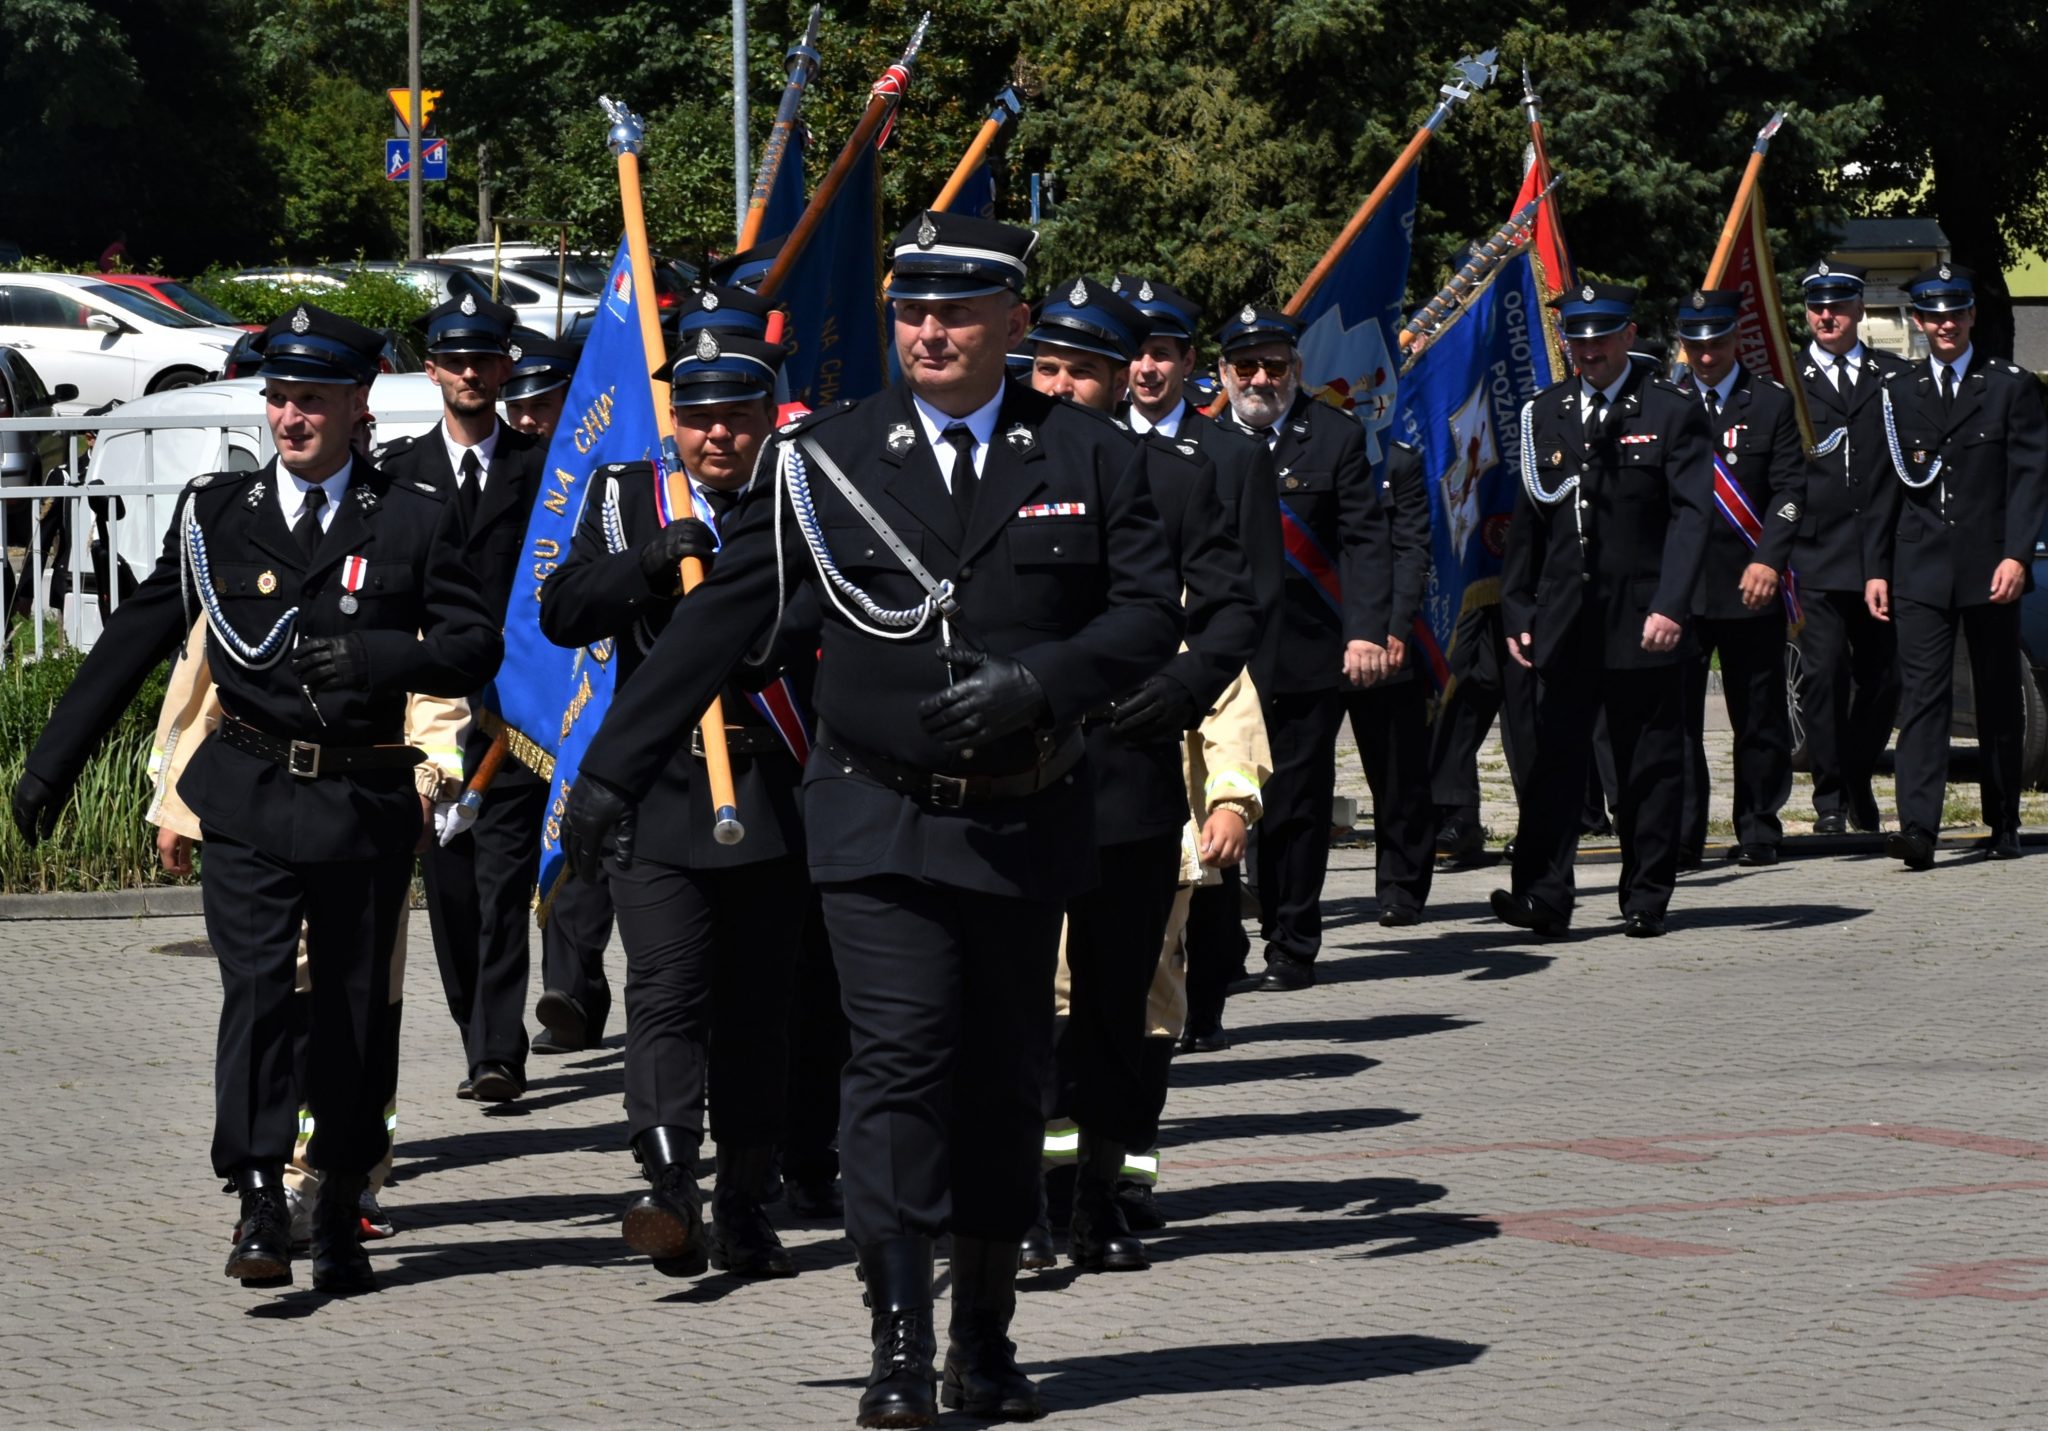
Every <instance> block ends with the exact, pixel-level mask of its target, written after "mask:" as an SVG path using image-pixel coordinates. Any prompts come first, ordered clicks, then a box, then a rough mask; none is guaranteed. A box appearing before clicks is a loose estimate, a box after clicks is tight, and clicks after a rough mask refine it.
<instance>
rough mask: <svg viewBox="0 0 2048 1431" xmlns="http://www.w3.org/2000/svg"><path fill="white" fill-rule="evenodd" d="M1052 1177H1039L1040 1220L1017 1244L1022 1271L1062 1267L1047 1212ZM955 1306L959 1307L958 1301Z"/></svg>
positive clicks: (1049, 1216)
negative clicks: (1048, 1187)
mask: <svg viewBox="0 0 2048 1431" xmlns="http://www.w3.org/2000/svg"><path fill="white" fill-rule="evenodd" d="M1050 1176H1051V1174H1050V1173H1041V1174H1039V1177H1038V1220H1037V1221H1036V1222H1034V1223H1032V1224H1031V1230H1030V1231H1029V1232H1027V1233H1025V1234H1024V1240H1023V1241H1022V1242H1020V1243H1019V1244H1017V1266H1018V1268H1019V1269H1020V1270H1021V1269H1027V1268H1028V1269H1029V1270H1031V1271H1034V1272H1037V1271H1042V1270H1044V1269H1045V1268H1047V1267H1057V1266H1059V1265H1060V1253H1059V1248H1057V1247H1055V1246H1054V1245H1053V1240H1052V1215H1051V1214H1050V1213H1049V1212H1048V1211H1047V1210H1046V1198H1045V1181H1046V1179H1047V1178H1048V1177H1050ZM956 1261H957V1258H956ZM954 1305H956V1306H957V1305H959V1304H958V1301H957V1300H956V1301H955V1303H954Z"/></svg>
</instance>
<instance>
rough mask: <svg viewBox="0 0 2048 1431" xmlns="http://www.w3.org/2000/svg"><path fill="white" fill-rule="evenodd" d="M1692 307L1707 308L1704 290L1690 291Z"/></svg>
mask: <svg viewBox="0 0 2048 1431" xmlns="http://www.w3.org/2000/svg"><path fill="white" fill-rule="evenodd" d="M1692 306H1693V307H1695V308H1704V307H1706V306H1707V295H1706V292H1705V290H1703V289H1699V288H1695V289H1694V290H1693V291H1692Z"/></svg>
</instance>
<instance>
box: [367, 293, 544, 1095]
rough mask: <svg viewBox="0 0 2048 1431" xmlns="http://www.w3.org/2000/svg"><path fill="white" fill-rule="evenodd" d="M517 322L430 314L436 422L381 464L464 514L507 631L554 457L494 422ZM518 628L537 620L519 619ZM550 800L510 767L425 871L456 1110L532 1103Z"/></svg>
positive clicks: (538, 784) (478, 306)
mask: <svg viewBox="0 0 2048 1431" xmlns="http://www.w3.org/2000/svg"><path fill="white" fill-rule="evenodd" d="M516 317H517V315H516V314H515V313H514V312H513V311H512V310H511V309H510V308H507V307H506V306H505V305H504V304H502V303H494V302H492V301H491V300H489V299H487V298H477V297H476V296H475V295H473V294H465V295H463V296H462V297H461V298H456V299H450V300H449V301H448V302H446V303H443V304H442V305H441V306H440V307H438V308H436V309H434V310H433V311H432V312H431V313H429V314H428V315H427V376H428V377H429V378H431V379H433V381H434V384H435V385H436V386H437V387H439V388H440V389H441V420H440V422H438V423H436V424H435V425H434V428H433V430H432V431H431V432H428V433H425V434H423V435H422V436H419V437H416V438H410V437H409V438H400V439H399V440H398V441H396V442H394V443H392V444H391V445H389V446H388V447H386V448H384V449H383V450H382V451H381V452H379V454H378V462H379V464H380V465H382V466H383V467H385V468H387V469H388V470H389V471H390V472H391V473H392V474H393V475H395V476H397V477H400V478H403V479H405V480H408V481H412V482H424V483H428V484H430V485H432V486H434V487H437V488H439V489H440V490H441V491H442V492H444V493H445V494H447V496H448V499H449V501H450V503H451V504H452V505H454V506H455V507H456V508H457V509H458V510H459V511H461V512H462V513H463V514H464V516H465V518H466V520H467V521H468V523H469V544H470V562H471V565H472V566H474V568H475V570H476V574H477V579H478V580H479V581H480V582H481V583H482V584H483V593H484V601H485V603H486V605H487V606H488V607H489V608H490V611H491V615H492V618H493V620H495V621H496V622H497V623H498V624H499V625H500V626H501V627H502V625H503V623H504V621H505V620H506V618H507V616H508V612H507V603H508V601H509V600H510V597H511V593H512V586H513V574H514V572H515V571H516V570H517V569H518V567H519V565H520V558H521V555H522V547H523V546H524V544H525V540H526V519H527V516H528V513H529V512H530V511H531V509H532V506H533V497H534V493H535V492H537V491H539V490H540V477H541V471H542V467H543V465H544V463H545V461H546V458H547V451H546V449H545V448H544V447H543V446H542V445H541V444H540V443H538V442H536V441H535V440H534V439H533V438H530V437H526V436H524V435H522V434H520V433H518V432H515V431H514V430H513V429H511V428H510V427H507V426H506V425H505V424H504V423H503V422H502V421H500V419H499V417H498V398H499V396H500V394H501V392H502V390H503V388H504V385H505V383H506V381H507V379H509V378H510V377H511V375H512V369H513V360H512V358H511V356H510V348H511V343H512V327H513V323H514V321H515V320H516ZM517 615H518V618H519V619H522V620H531V619H533V618H532V616H531V614H530V613H528V612H526V611H524V610H522V611H521V612H519V613H517ZM490 674H491V675H492V676H495V675H496V674H497V672H496V671H495V670H494V671H492V672H491V673H490ZM482 684H483V683H479V688H478V690H476V691H471V692H467V693H466V694H468V695H469V696H470V698H471V699H470V709H471V711H472V712H473V713H474V712H476V711H478V710H480V709H481V707H480V704H479V701H478V700H477V699H476V698H477V697H478V696H479V695H481V693H482ZM484 727H485V722H484V721H482V720H480V719H473V720H472V721H471V723H470V729H469V733H468V736H467V738H466V739H465V741H464V743H463V767H464V771H465V774H474V773H475V771H476V769H477V767H478V766H479V765H480V764H481V763H482V762H483V758H484V754H485V752H486V751H488V750H489V749H490V745H491V737H490V734H489V733H488V732H487V731H486V730H485V728H484ZM547 798H548V782H547V781H546V780H545V779H543V778H542V777H541V776H540V775H538V774H536V773H535V772H534V771H532V770H529V769H528V768H526V767H525V766H524V765H522V764H520V763H519V762H518V760H517V759H516V758H515V759H508V760H507V761H506V762H505V763H504V765H503V767H502V768H500V770H499V771H498V774H497V778H496V779H494V780H493V781H492V782H491V786H490V788H489V789H488V790H487V791H485V792H484V797H483V806H482V809H481V810H480V811H479V812H478V813H477V816H476V821H475V827H474V828H473V829H470V828H463V827H462V820H461V818H460V817H459V816H458V817H456V818H454V819H453V820H451V821H450V822H447V823H444V824H443V825H442V827H441V828H440V829H439V830H438V831H437V832H436V833H437V838H436V840H435V842H434V843H433V844H431V845H429V846H428V848H427V850H426V852H425V853H424V854H423V855H422V856H421V858H420V872H421V874H422V875H423V876H424V877H425V882H426V888H427V915H428V922H429V923H430V924H431V925H432V927H433V931H434V957H435V959H436V961H437V962H438V963H439V964H440V966H441V989H442V992H443V993H444V994H446V996H447V999H448V1012H449V1015H450V1016H451V1017H452V1018H453V1019H454V1020H455V1026H456V1028H457V1029H459V1030H460V1031H461V1033H462V1044H463V1055H464V1061H465V1064H466V1066H467V1071H468V1076H467V1077H465V1078H464V1079H463V1080H462V1081H461V1083H460V1084H459V1085H457V1087H456V1090H455V1093H456V1097H458V1098H474V1099H476V1100H477V1101H479V1102H484V1103H503V1102H506V1101H508V1100H510V1099H513V1098H517V1097H518V1096H519V1095H520V1094H521V1093H524V1092H525V1091H526V1053H527V1042H526V1022H525V1015H526V1007H525V1006H526V988H527V982H528V977H529V973H530V959H531V955H530V951H529V945H528V941H529V937H530V936H529V934H528V926H529V924H530V923H531V920H532V913H531V910H532V905H533V890H534V881H535V879H536V878H537V876H538V871H539V866H540V822H541V817H542V816H543V815H544V814H545V813H546V809H547ZM457 808H458V809H459V807H457Z"/></svg>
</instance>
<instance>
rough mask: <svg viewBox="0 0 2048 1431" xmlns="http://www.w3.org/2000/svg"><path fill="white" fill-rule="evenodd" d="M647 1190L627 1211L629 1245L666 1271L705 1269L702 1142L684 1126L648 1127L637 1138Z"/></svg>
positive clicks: (682, 1272)
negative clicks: (699, 1164) (699, 1146)
mask: <svg viewBox="0 0 2048 1431" xmlns="http://www.w3.org/2000/svg"><path fill="white" fill-rule="evenodd" d="M633 1156H635V1157H636V1158H638V1159H639V1160H640V1170H641V1172H643V1173H645V1174H646V1175H647V1182H648V1189H647V1191H646V1192H644V1193H642V1194H640V1196H639V1197H637V1198H635V1199H633V1204H632V1206H630V1207H628V1208H627V1209H626V1222H625V1226H624V1228H623V1229H622V1230H623V1231H624V1233H625V1237H626V1245H627V1246H629V1247H631V1248H632V1249H633V1250H634V1251H635V1252H644V1253H646V1254H647V1255H648V1256H649V1257H652V1258H653V1259H654V1261H655V1265H656V1266H657V1267H659V1268H660V1269H661V1270H662V1271H663V1272H667V1273H670V1274H671V1275H674V1276H679V1277H682V1276H694V1275H695V1274H697V1273H699V1272H702V1271H703V1270H704V1195H703V1194H702V1193H700V1192H698V1191H697V1139H696V1138H695V1137H693V1136H692V1135H691V1134H689V1133H687V1132H685V1131H683V1130H682V1129H681V1128H649V1129H648V1130H647V1131H646V1132H644V1133H642V1134H641V1135H640V1136H639V1137H637V1138H635V1139H634V1140H633Z"/></svg>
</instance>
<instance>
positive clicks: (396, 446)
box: [370, 433, 420, 462]
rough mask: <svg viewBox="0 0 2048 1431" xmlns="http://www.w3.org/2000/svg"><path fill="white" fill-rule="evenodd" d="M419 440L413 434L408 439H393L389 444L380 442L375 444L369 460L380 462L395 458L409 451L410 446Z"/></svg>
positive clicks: (416, 435)
mask: <svg viewBox="0 0 2048 1431" xmlns="http://www.w3.org/2000/svg"><path fill="white" fill-rule="evenodd" d="M419 440H420V439H419V436H418V434H417V433H415V434H413V435H412V436H410V437H394V438H392V439H391V440H390V441H389V442H380V443H378V444H377V450H376V451H374V452H372V453H371V454H370V460H371V461H372V462H382V461H383V460H384V459H385V458H387V457H396V456H397V455H398V454H399V453H401V452H407V451H410V450H411V448H412V445H413V444H414V443H415V442H418V441H419Z"/></svg>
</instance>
